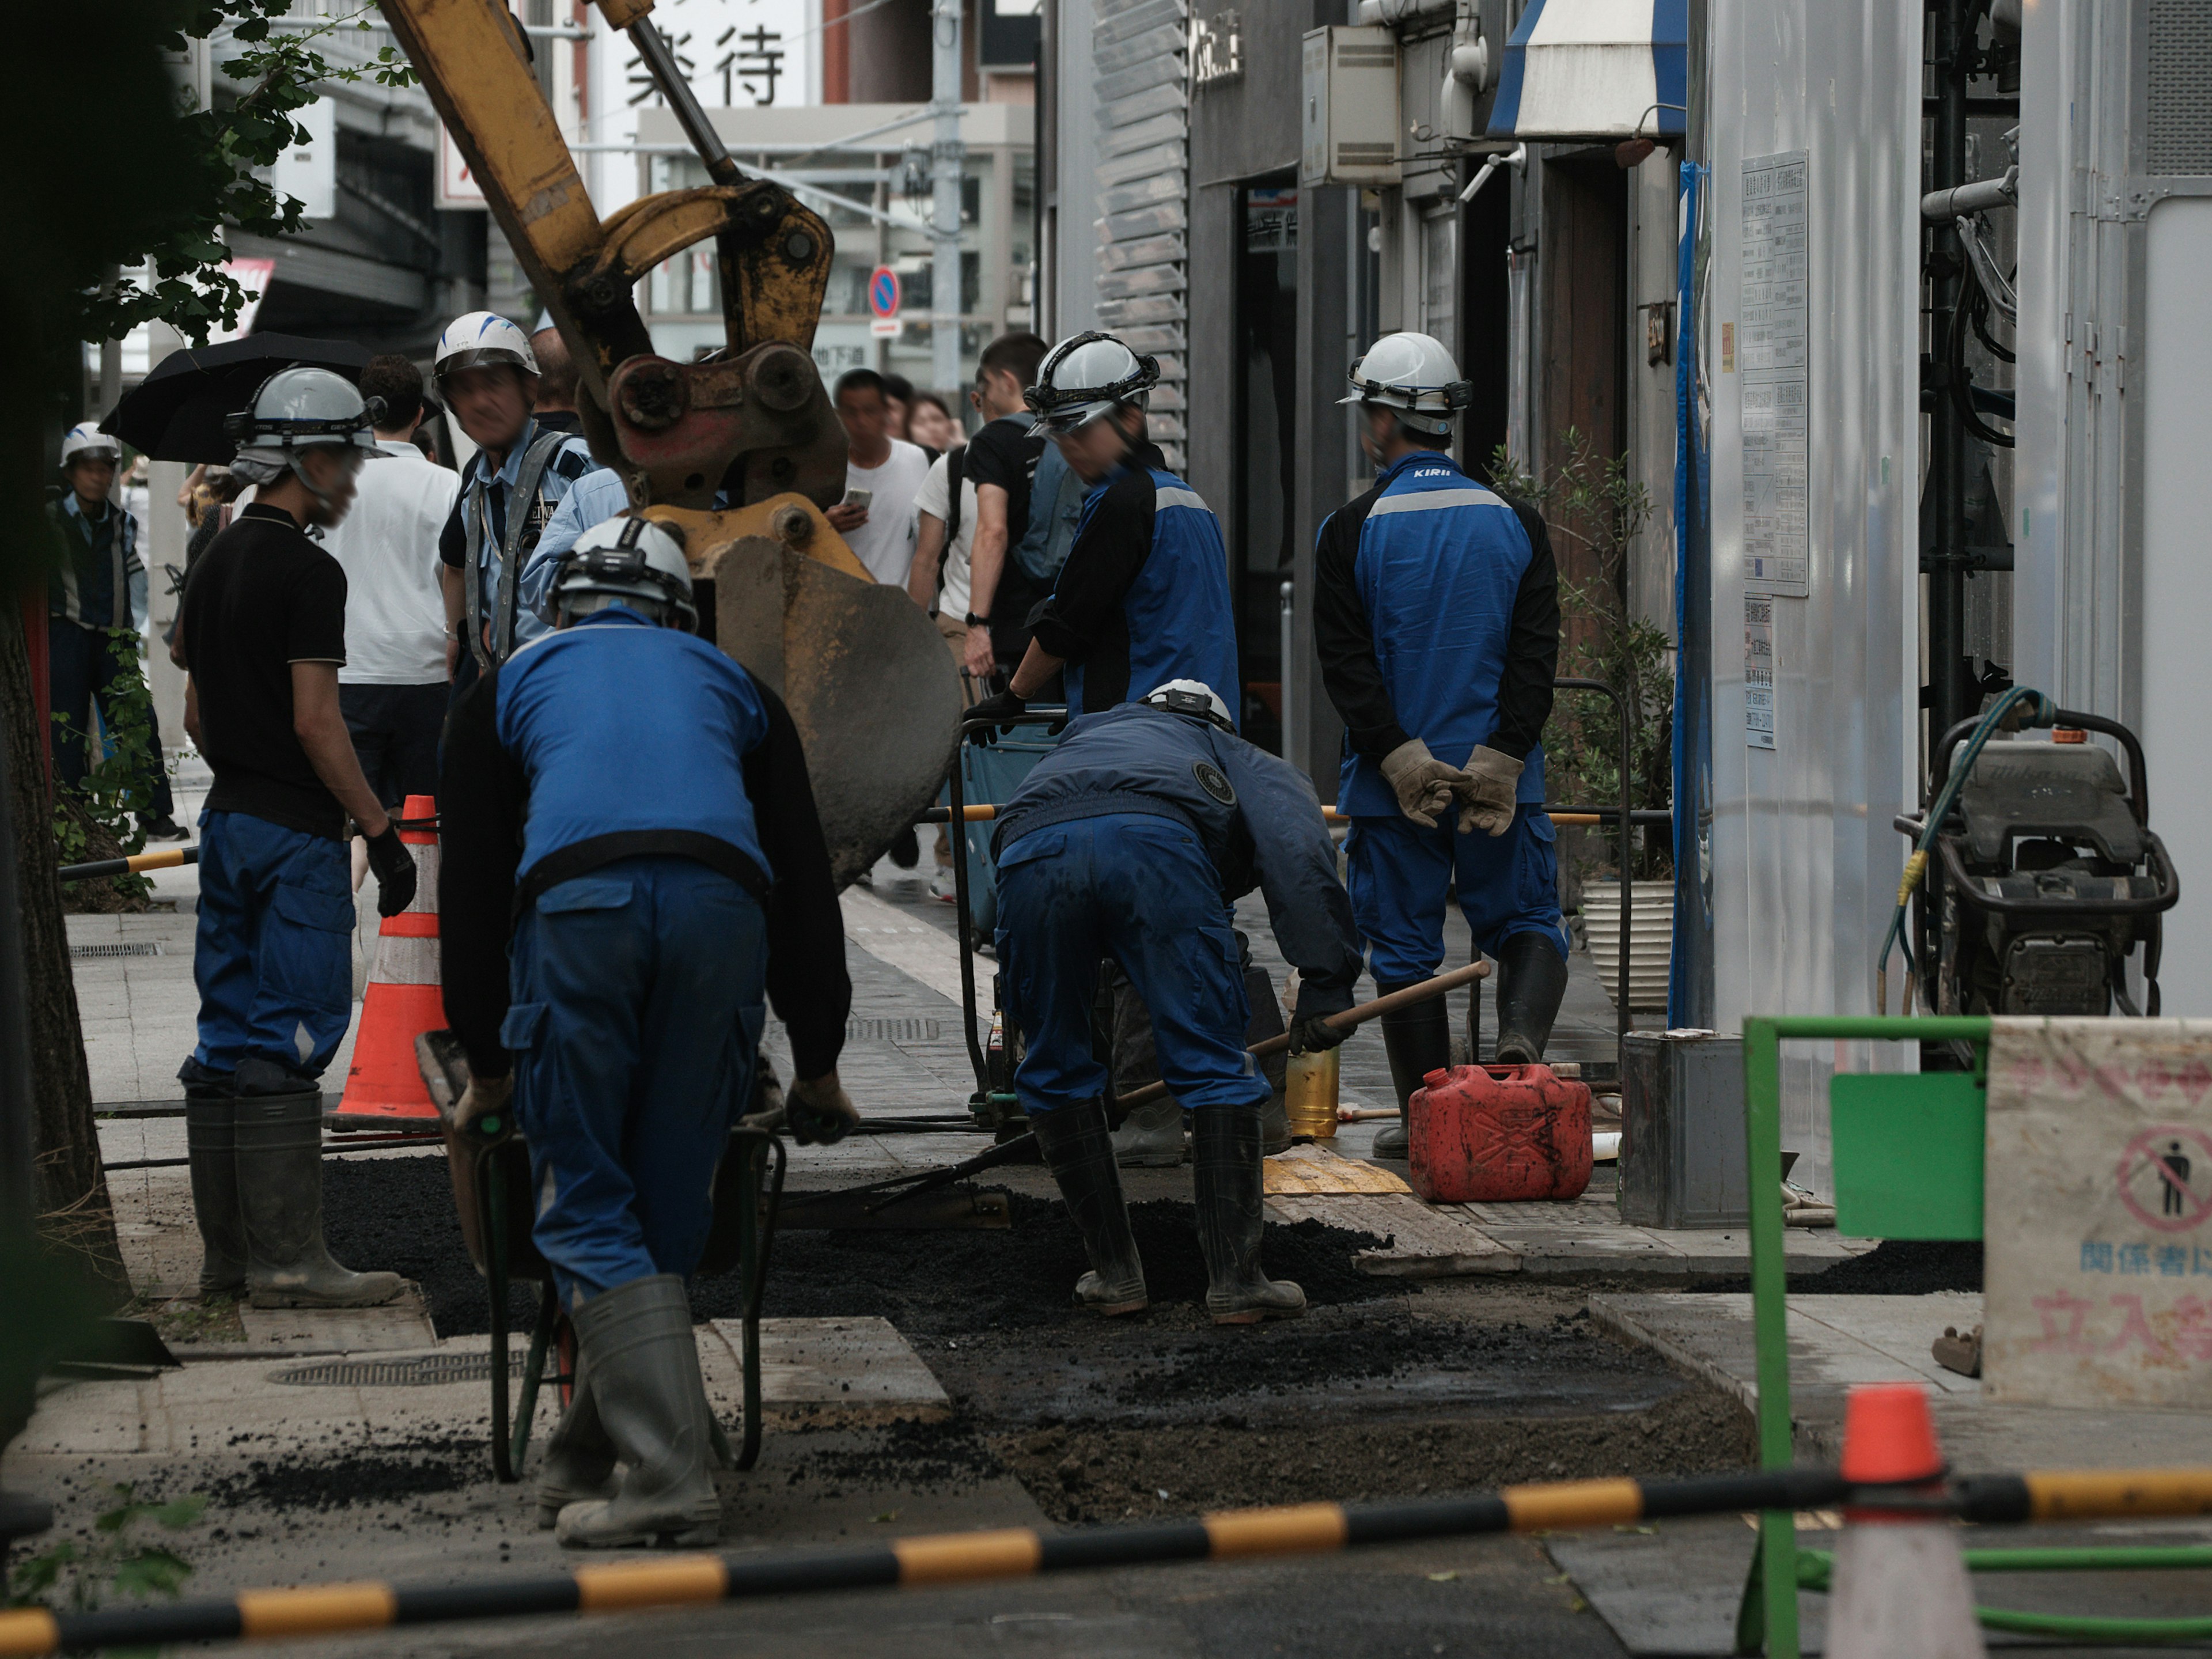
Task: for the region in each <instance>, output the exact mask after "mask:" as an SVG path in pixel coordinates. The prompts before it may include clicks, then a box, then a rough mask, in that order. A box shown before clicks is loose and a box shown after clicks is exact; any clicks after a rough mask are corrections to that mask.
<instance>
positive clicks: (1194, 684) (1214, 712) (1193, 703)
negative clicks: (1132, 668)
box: [1145, 680, 1237, 732]
mask: <svg viewBox="0 0 2212 1659" xmlns="http://www.w3.org/2000/svg"><path fill="white" fill-rule="evenodd" d="M1145 706H1146V708H1164V709H1166V710H1167V711H1168V712H1169V713H1170V714H1190V715H1194V716H1195V717H1196V718H1198V719H1200V720H1212V722H1213V723H1214V724H1215V725H1216V726H1219V727H1220V728H1221V729H1222V730H1223V731H1225V732H1234V731H1235V730H1236V729H1237V727H1236V725H1235V723H1234V722H1233V721H1231V720H1230V718H1229V705H1228V704H1227V703H1225V702H1222V701H1221V694H1220V693H1219V692H1218V691H1216V690H1214V689H1213V688H1212V686H1210V685H1208V684H1206V682H1205V681H1204V680H1170V681H1169V682H1168V683H1167V684H1165V685H1156V686H1154V687H1153V688H1152V690H1149V691H1147V692H1146V693H1145Z"/></svg>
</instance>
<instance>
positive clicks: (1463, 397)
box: [1337, 331, 1474, 438]
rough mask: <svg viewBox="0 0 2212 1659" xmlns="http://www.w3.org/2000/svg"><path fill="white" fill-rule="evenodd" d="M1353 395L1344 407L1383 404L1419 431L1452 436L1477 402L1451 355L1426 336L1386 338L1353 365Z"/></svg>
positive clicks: (1390, 335) (1404, 335)
mask: <svg viewBox="0 0 2212 1659" xmlns="http://www.w3.org/2000/svg"><path fill="white" fill-rule="evenodd" d="M1351 380H1352V395H1351V396H1350V397H1348V398H1338V399H1337V401H1338V402H1339V403H1340V404H1381V405H1382V406H1383V408H1385V409H1395V410H1397V411H1398V418H1399V419H1400V420H1401V421H1402V422H1404V423H1405V424H1406V425H1407V426H1409V427H1411V428H1413V430H1415V431H1416V432H1425V433H1427V434H1429V435H1431V437H1438V438H1442V437H1448V436H1449V435H1450V433H1451V423H1452V419H1453V417H1454V416H1456V415H1457V414H1458V413H1459V412H1460V410H1462V409H1465V408H1466V407H1467V406H1468V404H1470V403H1472V402H1474V386H1473V385H1472V384H1470V383H1469V382H1468V381H1466V380H1462V379H1460V377H1459V365H1458V364H1457V363H1455V362H1453V361H1452V355H1451V353H1450V352H1449V351H1447V350H1445V349H1444V348H1443V345H1442V344H1440V343H1438V342H1437V341H1435V340H1432V339H1431V338H1430V337H1428V336H1427V335H1425V334H1415V333H1413V332H1410V331H1407V332H1402V333H1398V334H1386V335H1384V336H1383V337H1382V338H1381V339H1379V340H1377V341H1376V343H1374V344H1373V345H1372V346H1370V348H1369V349H1368V350H1367V353H1366V355H1365V356H1362V357H1357V358H1354V359H1353V360H1352V374H1351Z"/></svg>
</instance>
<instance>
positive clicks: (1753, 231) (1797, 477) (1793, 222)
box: [1736, 149, 1812, 598]
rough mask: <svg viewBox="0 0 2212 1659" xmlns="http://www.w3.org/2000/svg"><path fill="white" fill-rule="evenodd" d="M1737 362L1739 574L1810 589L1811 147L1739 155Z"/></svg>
mask: <svg viewBox="0 0 2212 1659" xmlns="http://www.w3.org/2000/svg"><path fill="white" fill-rule="evenodd" d="M1737 316H1738V319H1739V320H1738V322H1737V325H1736V363H1737V367H1738V368H1739V370H1740V373H1741V378H1740V379H1739V380H1738V382H1737V387H1738V394H1739V396H1740V397H1741V399H1742V404H1741V409H1742V416H1743V580H1744V586H1746V587H1747V589H1749V590H1750V591H1752V592H1759V593H1788V594H1794V595H1796V596H1797V597H1799V598H1802V597H1803V596H1804V595H1806V594H1807V593H1808V592H1811V591H1812V557H1811V552H1810V549H1809V546H1808V543H1809V535H1808V520H1807V515H1806V495H1805V448H1806V421H1807V415H1808V403H1807V399H1806V395H1805V394H1806V334H1807V329H1808V306H1807V270H1806V248H1805V152H1804V151H1803V150H1802V149H1793V150H1787V151H1785V152H1784V153H1783V154H1782V155H1754V156H1751V157H1748V158H1747V159H1746V161H1744V164H1743V278H1742V285H1741V294H1740V295H1739V300H1738V312H1737Z"/></svg>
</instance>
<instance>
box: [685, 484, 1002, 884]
mask: <svg viewBox="0 0 2212 1659" xmlns="http://www.w3.org/2000/svg"><path fill="white" fill-rule="evenodd" d="M647 516H649V517H652V518H654V519H665V520H678V521H696V520H718V521H720V526H719V527H722V528H726V529H742V530H744V531H746V532H750V533H740V534H738V535H736V536H735V537H734V538H731V539H728V540H725V541H720V542H708V543H706V544H704V545H702V544H701V542H700V541H699V540H697V539H696V534H697V532H696V530H695V531H694V535H695V539H694V540H693V541H692V542H691V544H690V548H689V549H688V550H687V551H688V552H689V554H690V558H691V562H692V570H693V574H694V577H695V579H696V580H698V581H700V582H701V583H702V584H703V583H706V582H712V583H713V585H714V586H713V589H712V611H711V614H712V617H713V623H712V627H713V637H714V643H715V644H716V645H718V646H720V647H721V648H722V649H723V650H724V651H726V652H727V653H729V654H730V655H731V656H732V657H734V658H736V659H738V661H739V662H741V663H743V664H744V666H745V669H746V671H748V672H750V674H751V675H752V676H753V678H756V679H757V680H759V681H761V682H762V683H763V684H766V685H769V686H772V687H774V688H775V691H776V694H777V695H778V696H781V698H782V699H783V701H784V703H785V705H786V706H787V708H789V709H790V710H791V718H792V720H793V724H794V725H796V726H798V728H799V739H800V741H801V742H802V743H803V744H805V749H806V772H807V776H808V778H809V779H810V780H811V781H812V783H813V786H814V804H815V806H816V809H817V811H819V812H820V814H821V817H822V831H823V837H824V839H826V840H827V841H828V842H829V866H830V869H831V871H832V872H834V873H835V875H836V881H837V885H838V886H839V887H841V888H842V887H844V886H846V885H848V884H850V883H851V882H852V881H853V880H854V879H855V878H857V877H859V876H860V874H861V872H864V871H866V870H867V869H868V868H869V867H870V866H872V865H873V864H874V863H875V861H876V860H878V859H879V858H881V857H882V856H883V855H884V852H885V851H886V850H887V849H888V848H890V844H891V842H892V840H893V839H894V838H895V837H896V836H897V835H898V832H899V831H900V830H901V829H905V828H906V827H907V826H908V825H909V824H911V823H913V822H914V820H915V814H917V813H918V812H920V811H921V810H922V809H923V808H924V807H926V806H927V805H930V804H931V803H932V802H933V801H934V800H935V799H937V793H938V791H939V789H940V788H941V787H943V786H944V782H945V774H946V772H947V770H948V769H950V767H951V763H952V755H953V750H954V749H955V747H956V746H957V743H958V741H959V731H960V677H959V673H958V671H957V670H956V669H955V668H954V667H953V665H952V657H951V653H950V652H948V651H947V650H946V649H945V641H944V638H943V637H942V636H941V635H939V633H938V631H937V629H936V627H935V625H934V624H933V623H931V621H930V620H929V617H928V616H927V614H926V613H925V612H924V611H922V609H921V606H919V605H916V604H915V602H914V601H913V600H912V599H908V597H907V595H906V593H905V592H904V591H903V590H902V589H900V588H896V587H892V586H886V585H884V584H882V583H879V582H876V581H873V580H870V579H869V578H868V576H867V575H866V574H865V573H864V572H861V573H860V574H854V572H858V571H859V565H858V562H857V561H855V560H854V558H853V556H852V554H851V553H850V551H848V550H847V548H846V547H845V544H844V543H843V541H842V539H841V538H839V537H838V535H837V533H836V532H835V531H833V530H831V529H830V528H829V526H828V524H827V523H826V522H823V520H821V517H820V513H819V509H817V508H816V507H813V506H812V504H811V503H810V502H807V501H804V500H803V498H801V497H799V496H796V495H786V496H780V497H778V498H776V499H775V501H766V502H763V503H761V504H760V505H758V506H757V507H748V508H744V509H743V510H742V511H740V512H731V513H712V514H709V513H683V512H680V511H671V510H670V509H667V508H661V507H653V508H648V509H647ZM736 520H744V521H745V522H744V523H743V524H742V525H739V524H736V523H732V521H736ZM794 541H796V542H797V543H798V545H793V542H794ZM802 548H803V549H804V550H802ZM847 567H850V569H849V570H848V568H847ZM701 599H702V605H701V617H700V623H701V627H702V630H703V629H705V628H706V627H707V626H708V605H707V603H706V602H707V599H708V593H707V591H706V590H705V589H704V588H703V586H702V591H701Z"/></svg>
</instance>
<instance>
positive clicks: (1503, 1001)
mask: <svg viewBox="0 0 2212 1659" xmlns="http://www.w3.org/2000/svg"><path fill="white" fill-rule="evenodd" d="M1566 994H1567V959H1566V958H1565V957H1563V956H1561V955H1560V954H1559V946H1558V945H1555V944H1554V943H1553V942H1552V941H1551V940H1550V939H1546V938H1545V937H1544V936H1543V935H1542V934H1541V933H1516V934H1514V935H1513V937H1512V938H1511V939H1507V940H1506V941H1505V943H1504V945H1503V946H1502V947H1501V948H1500V949H1499V951H1498V1064H1499V1065H1500V1066H1533V1065H1534V1064H1535V1063H1536V1062H1537V1061H1538V1060H1541V1059H1543V1057H1544V1045H1545V1044H1546V1043H1547V1042H1550V1041H1551V1040H1552V1022H1553V1020H1555V1019H1557V1018H1559V1000H1560V999H1561V998H1563V997H1565V995H1566Z"/></svg>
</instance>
